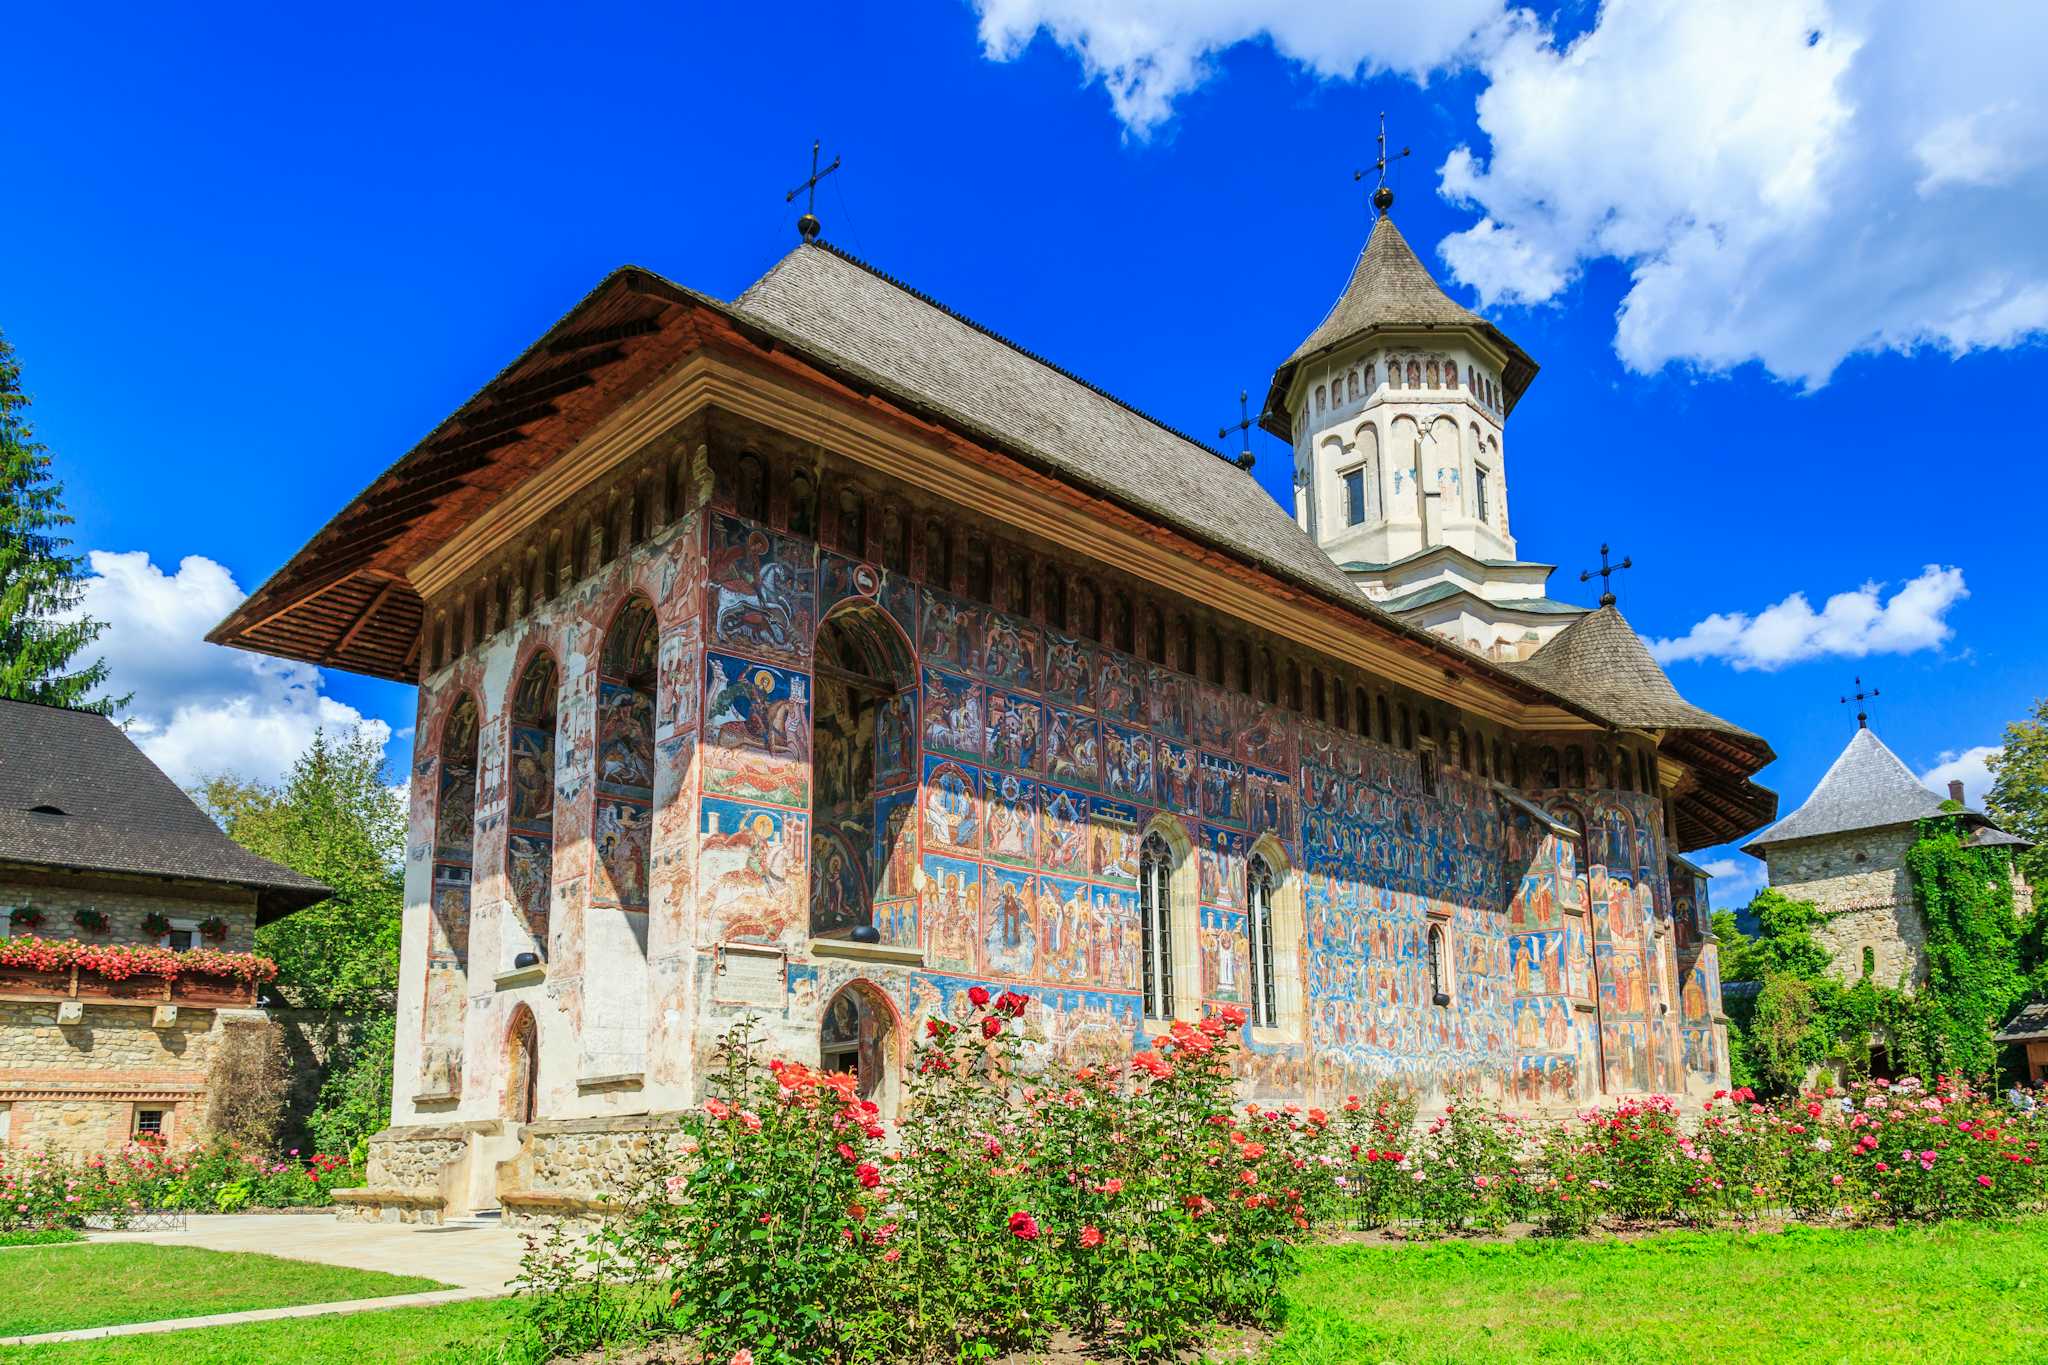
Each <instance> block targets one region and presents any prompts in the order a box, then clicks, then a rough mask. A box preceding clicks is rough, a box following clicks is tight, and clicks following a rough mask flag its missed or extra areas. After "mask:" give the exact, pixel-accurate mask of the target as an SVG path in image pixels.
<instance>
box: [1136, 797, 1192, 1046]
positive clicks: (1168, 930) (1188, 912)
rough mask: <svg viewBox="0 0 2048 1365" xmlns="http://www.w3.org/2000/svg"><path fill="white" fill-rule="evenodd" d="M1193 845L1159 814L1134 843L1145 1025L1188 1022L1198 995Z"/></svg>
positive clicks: (1177, 826) (1141, 987)
mask: <svg viewBox="0 0 2048 1365" xmlns="http://www.w3.org/2000/svg"><path fill="white" fill-rule="evenodd" d="M1200 898H1201V889H1200V887H1199V885H1197V884H1196V876H1195V855H1194V846H1193V844H1192V843H1190V842H1189V840H1188V837H1187V833H1186V831H1185V830H1183V829H1182V828H1181V827H1180V824H1179V822H1178V821H1176V820H1174V819H1173V818H1172V817H1171V816H1166V815H1162V816H1159V817H1158V818H1156V819H1155V820H1153V822H1152V823H1151V824H1149V825H1147V826H1146V828H1145V833H1144V835H1143V836H1142V837H1141V838H1140V840H1139V843H1138V976H1139V982H1140V996H1141V1001H1140V1004H1141V1008H1142V1009H1143V1011H1144V1017H1145V1018H1146V1019H1148V1020H1152V1021H1156V1022H1160V1023H1170V1022H1172V1021H1174V1020H1177V1019H1184V1020H1188V1021H1190V1022H1192V1021H1193V1020H1194V1019H1195V1018H1196V1016H1197V1014H1198V1013H1199V1011H1200V1007H1201V995H1202V976H1201V956H1200V952H1201V940H1200V925H1199V924H1198V923H1197V919H1196V916H1197V911H1196V909H1195V906H1196V903H1197V902H1198V901H1199V900H1200Z"/></svg>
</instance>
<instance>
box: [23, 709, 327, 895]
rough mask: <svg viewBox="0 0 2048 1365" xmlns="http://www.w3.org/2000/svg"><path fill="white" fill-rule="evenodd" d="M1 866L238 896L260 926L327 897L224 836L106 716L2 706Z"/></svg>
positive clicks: (311, 884) (314, 885)
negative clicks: (249, 904)
mask: <svg viewBox="0 0 2048 1365" xmlns="http://www.w3.org/2000/svg"><path fill="white" fill-rule="evenodd" d="M0 863H15V864H23V865H28V866H34V867H39V868H56V869H61V870H66V871H78V872H115V873H125V874H132V875H140V876H155V877H171V878H177V879H181V880H189V881H201V882H215V883H222V884H226V885H230V886H240V887H246V888H248V889H250V890H252V891H254V892H255V893H256V895H257V906H258V914H259V916H260V918H262V919H264V920H269V919H273V918H275V917H276V916H278V915H283V914H289V913H290V912H291V911H293V910H298V909H302V908H304V907H305V906H308V905H311V904H313V903H314V902H315V901H321V900H325V899H326V898H327V896H328V888H327V887H325V886H323V885H321V884H320V883H319V882H317V881H315V880H313V879H312V878H311V877H308V876H305V875H304V874H302V873H298V872H294V871H292V869H290V868H288V867H284V866H281V865H279V864H277V863H273V862H271V861H270V860H269V859H267V858H259V857H257V856H256V855H255V854H253V853H251V852H249V851H248V850H247V849H245V848H243V847H242V846H241V845H240V844H238V843H236V842H235V841H234V840H232V839H230V838H228V836H227V835H226V834H225V833H223V832H222V830H221V828H220V826H219V825H216V824H215V823H214V822H213V820H212V819H211V818H209V817H208V816H207V814H206V812H204V811H202V810H200V809H199V807H198V806H197V805H195V804H194V803H193V801H192V798H191V797H189V796H187V795H186V794H185V793H184V792H183V791H181V790H179V788H178V784H177V783H175V782H173V781H171V779H170V778H169V777H168V776H167V775H166V774H165V773H164V771H163V769H161V768H159V767H157V766H156V764H154V763H152V762H150V761H149V757H148V755H146V754H144V753H143V752H142V750H140V749H138V748H137V747H136V746H135V741H134V740H132V739H130V738H128V736H127V734H125V733H124V732H123V731H122V730H121V729H120V727H119V726H117V725H115V724H114V723H113V722H112V721H110V720H108V719H107V718H106V717H104V716H99V715H94V714H92V713H91V712H88V711H72V710H67V709H65V708H64V707H60V706H39V705H36V704H34V703H32V702H19V701H0Z"/></svg>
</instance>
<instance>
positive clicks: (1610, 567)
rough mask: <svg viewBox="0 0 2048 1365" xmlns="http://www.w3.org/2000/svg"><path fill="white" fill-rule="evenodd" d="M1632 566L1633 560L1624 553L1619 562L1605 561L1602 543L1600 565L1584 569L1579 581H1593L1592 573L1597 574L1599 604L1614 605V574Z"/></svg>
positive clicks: (1605, 553)
mask: <svg viewBox="0 0 2048 1365" xmlns="http://www.w3.org/2000/svg"><path fill="white" fill-rule="evenodd" d="M1634 567H1635V561H1634V560H1632V559H1630V558H1628V557H1627V556H1626V555H1624V556H1622V560H1621V563H1619V564H1609V563H1608V562H1607V546H1606V545H1605V544H1603V545H1601V547H1600V567H1599V568H1597V569H1587V570H1585V571H1584V572H1583V573H1581V574H1580V575H1579V581H1580V582H1581V583H1590V582H1592V581H1593V575H1594V574H1596V573H1597V574H1599V575H1600V605H1601V606H1603V607H1611V606H1613V605H1614V575H1616V574H1618V573H1620V572H1621V571H1622V570H1623V569H1632V568H1634Z"/></svg>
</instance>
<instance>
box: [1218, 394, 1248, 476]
mask: <svg viewBox="0 0 2048 1365" xmlns="http://www.w3.org/2000/svg"><path fill="white" fill-rule="evenodd" d="M1251 397H1252V396H1251V393H1250V392H1249V391H1247V390H1245V389H1239V390H1238V391H1237V417H1238V421H1237V425H1235V426H1228V427H1218V428H1217V429H1216V439H1217V440H1219V441H1225V440H1228V439H1230V433H1231V432H1233V431H1241V432H1243V433H1244V449H1243V450H1241V451H1239V452H1238V453H1237V467H1238V468H1239V469H1250V468H1251V467H1252V410H1251V408H1250V406H1249V404H1250V402H1251Z"/></svg>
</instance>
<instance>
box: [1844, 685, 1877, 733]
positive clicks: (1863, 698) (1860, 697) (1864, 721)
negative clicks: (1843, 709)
mask: <svg viewBox="0 0 2048 1365" xmlns="http://www.w3.org/2000/svg"><path fill="white" fill-rule="evenodd" d="M1855 687H1856V692H1855V695H1853V696H1848V697H1844V698H1842V705H1844V706H1847V705H1848V704H1849V703H1850V702H1852V701H1853V702H1855V703H1856V728H1857V729H1859V730H1868V729H1869V728H1870V713H1869V712H1868V711H1866V710H1864V709H1863V703H1864V702H1867V701H1869V700H1870V699H1871V698H1872V697H1875V696H1877V695H1879V693H1878V690H1877V689H1876V688H1874V687H1873V688H1871V689H1870V690H1869V691H1868V692H1865V691H1864V690H1863V679H1861V678H1858V679H1856V682H1855Z"/></svg>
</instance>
